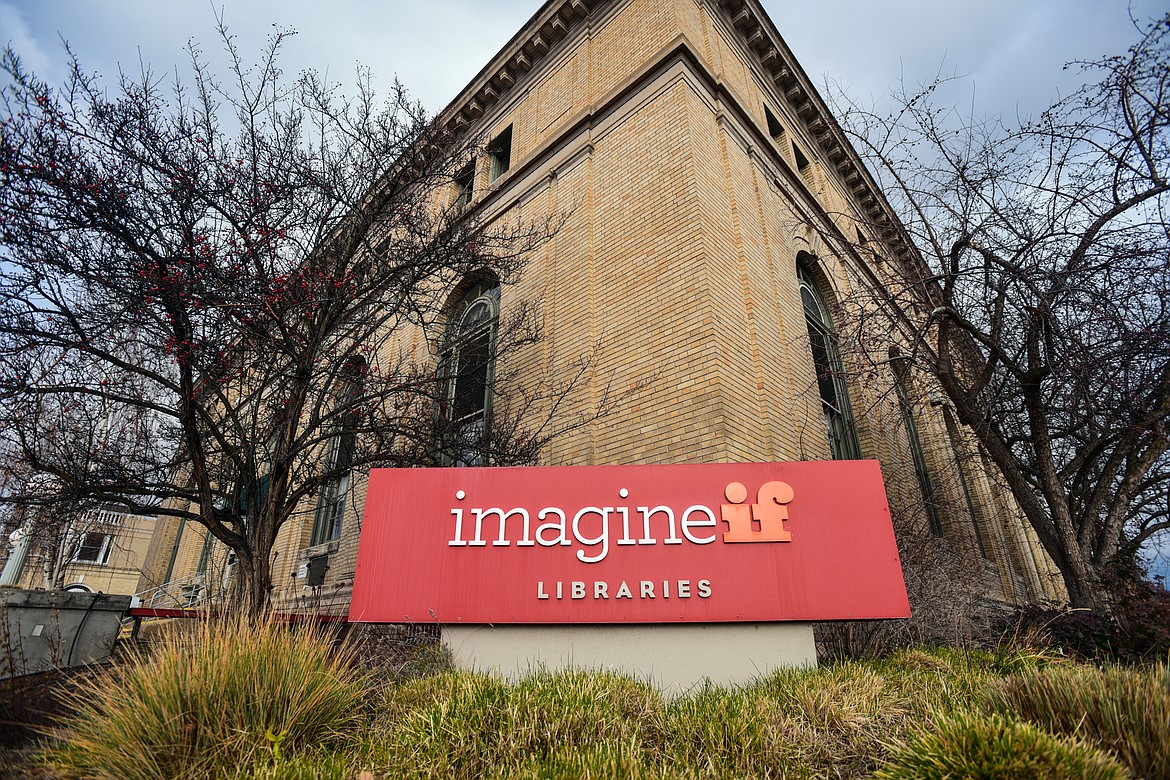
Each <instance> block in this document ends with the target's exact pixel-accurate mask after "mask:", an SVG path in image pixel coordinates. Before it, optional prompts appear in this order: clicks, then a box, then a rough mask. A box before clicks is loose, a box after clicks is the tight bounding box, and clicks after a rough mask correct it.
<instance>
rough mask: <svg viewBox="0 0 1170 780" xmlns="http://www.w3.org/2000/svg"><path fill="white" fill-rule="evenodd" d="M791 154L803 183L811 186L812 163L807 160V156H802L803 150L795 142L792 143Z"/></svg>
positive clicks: (812, 182)
mask: <svg viewBox="0 0 1170 780" xmlns="http://www.w3.org/2000/svg"><path fill="white" fill-rule="evenodd" d="M792 156H793V157H795V158H796V169H797V170H798V171H800V175H801V176H802V177H803V178H804V183H805V184H807V185H808V186H810V187H812V186H813V184H814V181H813V168H812V163H811V162H809V160H808V158H807V157H805V156H804V152H802V151H801V150H800V147H799V146H797V145H796V144H795V143H794V144H792Z"/></svg>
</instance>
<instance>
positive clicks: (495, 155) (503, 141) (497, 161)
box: [488, 125, 512, 182]
mask: <svg viewBox="0 0 1170 780" xmlns="http://www.w3.org/2000/svg"><path fill="white" fill-rule="evenodd" d="M488 156H489V158H490V160H491V166H490V167H489V168H488V181H489V182H491V181H495V180H496V179H498V178H500V177H501V176H503V175H504V174H505V173H507V172H508V169H509V168H511V167H512V126H511V125H508V128H507V129H506V130H504V132H502V133H500V134H499V135H497V136H496V137H495V140H493V141H492V142H491V143H490V144H488Z"/></svg>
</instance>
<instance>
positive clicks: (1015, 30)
mask: <svg viewBox="0 0 1170 780" xmlns="http://www.w3.org/2000/svg"><path fill="white" fill-rule="evenodd" d="M540 4H541V0H364V2H363V1H362V0H331V2H329V3H322V2H320V1H319V0H283V1H282V2H279V3H276V2H267V1H265V0H248V2H240V1H239V0H236V2H231V1H230V0H228V1H227V2H224V0H214V7H222V8H224V14H225V17H226V21H227V23H228V25H229V27H231V29H232V31H233V32H234V33H235V34H236V35H237V36H238V38H239V40H240V42H241V44H242V47H243V49H244V51H245V52H256V51H258V50H259V48H260V47H261V46H262V45H263V43H264V41H265V37H266V36H267V35H268V34H269V33H270V32H271V30H272V25H273V24H279V25H281V26H283V27H288V28H292V29H295V30H297V32H298V35H297V36H296V37H295V38H294V39H293V40H292V41H291V43H290V44H289V46H288V47H287V50H286V56H285V57H284V59H283V63H284V66H285V69H286V71H288V72H297V71H299V70H301V69H303V68H314V69H317V70H319V71H324V72H327V73H328V74H329V75H330V77H331V78H332V79H335V80H337V81H340V82H342V83H349V82H351V81H352V77H353V73H354V67H355V64H356V63H361V64H363V65H366V66H369V67H370V68H371V69H372V72H373V74H374V76H375V78H376V79H377V80H378V81H379V82H381V83H383V84H387V83H389V81H390V80H391V79H392V78H393V77H394V76H395V75H396V76H397V77H398V78H399V79H400V80H401V81H402V82H403V83H404V84H405V85H406V86H407V87H408V88H409V89H410V90H411V92H412V93H413V94H414V95H415V96H416V97H417V98H419V99H420V100H422V102H423V103H424V105H426V106H427V107H428V108H429V109H430V110H432V111H437V110H439V109H441V108H443V107H444V106H445V105H446V104H447V103H448V102H449V101H450V100H451V99H452V98H454V96H455V95H456V93H458V91H459V90H460V89H461V88H462V87H463V86H464V85H465V84H466V83H467V82H468V81H470V79H471V78H472V77H473V76H474V75H475V74H476V73H477V72H478V71H479V69H480V68H481V67H482V66H483V65H484V64H486V62H487V61H488V59H489V58H490V57H491V56H492V55H493V54H495V53H496V51H498V50H499V49H500V48H501V47H502V46H503V45H504V44H505V43H506V42H507V41H508V39H509V38H510V37H511V36H512V34H513V33H514V32H515V31H516V30H518V29H519V27H520V26H521V25H522V24H523V23H524V22H525V21H527V20H528V18H529V17H530V16H531V15H532V14H533V13H535V12H536V10H537V9H538V8H539V7H540ZM763 4H764V7H765V8H766V9H767V11H768V13H769V14H770V15H771V17H772V19H773V21H774V22H775V23H776V26H777V28H778V29H779V30H780V33H781V34H782V35H783V36H784V37H785V39H786V40H787V42H788V45H789V46H790V47H791V48H792V50H793V51H794V52H795V54H796V56H797V58H798V59H799V60H800V62H801V63H802V64H803V66H804V68H805V70H806V71H807V72H808V73H809V75H810V76H811V77H812V78H813V80H814V81H815V82H816V83H817V84H818V85H821V84H823V83H824V82H825V80H826V79H828V80H830V81H832V82H833V83H834V84H837V85H840V86H841V87H844V88H846V89H847V90H848V91H849V93H850V94H851V95H852V96H854V97H856V98H860V99H862V100H863V101H864V100H867V99H869V98H871V97H879V96H881V95H882V94H885V93H886V92H888V89H889V87H890V85H892V84H895V83H896V82H897V81H898V80H899V79H902V78H904V79H905V80H906V81H907V82H909V83H911V84H915V83H918V82H921V81H925V80H929V79H931V78H932V77H933V76H934V75H935V74H937V73H939V72H940V71H942V72H945V73H947V74H958V75H962V76H965V77H967V79H968V80H967V81H966V82H964V85H963V87H962V92H961V99H962V100H964V101H965V102H967V103H968V104H969V103H970V101H971V100H972V99H973V100H974V105H975V108H976V111H977V113H979V114H1000V113H1005V114H1008V115H1012V114H1015V113H1016V112H1017V111H1020V112H1023V113H1034V112H1035V111H1037V110H1039V109H1041V108H1043V107H1044V106H1046V105H1047V104H1048V103H1050V102H1051V101H1052V100H1053V99H1054V98H1055V97H1056V96H1057V94H1058V93H1059V92H1067V91H1068V90H1069V89H1071V88H1072V87H1074V86H1075V85H1076V74H1075V73H1072V72H1069V71H1064V70H1062V66H1063V65H1064V63H1065V62H1067V61H1070V60H1076V59H1087V58H1095V57H1098V56H1100V55H1102V54H1106V53H1110V52H1120V51H1123V50H1124V49H1125V48H1126V46H1128V45H1129V44H1130V43H1131V42H1132V41H1133V40H1134V38H1135V35H1136V33H1135V31H1134V28H1133V25H1132V24H1131V23H1130V20H1129V14H1130V12H1131V11H1132V13H1133V15H1134V16H1135V17H1137V18H1139V19H1146V18H1149V17H1151V16H1156V15H1159V14H1161V13H1165V12H1166V11H1168V10H1170V0H1132V2H1131V1H1130V0H980V2H977V3H970V2H960V1H959V0H942V1H941V2H940V0H884V1H883V0H817V2H808V0H764V1H763ZM212 8H213V2H212V0H100V2H99V0H0V41H2V40H5V39H6V40H7V41H8V42H9V43H10V45H11V46H12V47H13V48H14V49H15V50H16V51H17V52H18V53H19V54H20V55H21V56H22V57H23V58H24V60H25V62H26V64H27V65H28V66H30V67H31V68H32V69H33V70H34V71H35V72H37V73H38V74H41V75H42V76H44V77H46V78H47V80H49V81H50V82H57V81H60V79H61V77H62V75H63V73H64V56H63V54H62V50H61V41H62V40H67V41H69V42H70V44H71V45H72V46H73V48H74V50H75V51H76V52H77V53H78V54H79V55H80V57H81V59H82V62H83V64H84V65H85V66H86V69H87V70H90V71H96V72H98V73H102V74H111V75H112V74H114V73H116V72H117V68H118V67H119V66H121V67H122V68H123V69H125V70H127V71H130V72H136V71H137V70H138V67H139V63H140V62H146V63H149V64H150V65H151V66H152V67H153V68H154V69H155V70H156V71H171V70H173V69H174V68H175V67H176V66H178V67H179V68H180V69H182V68H183V67H185V64H186V58H185V54H184V47H185V45H186V43H187V41H188V40H189V39H193V40H195V41H197V42H199V43H201V44H202V46H203V49H204V51H205V52H206V53H207V54H208V55H211V56H213V57H214V56H218V54H219V51H220V48H221V46H220V44H219V42H218V41H217V39H216V36H215V33H214V14H213V11H212ZM956 94H960V93H956ZM956 99H959V98H956Z"/></svg>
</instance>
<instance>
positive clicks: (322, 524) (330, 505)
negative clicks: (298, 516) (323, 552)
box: [309, 426, 356, 545]
mask: <svg viewBox="0 0 1170 780" xmlns="http://www.w3.org/2000/svg"><path fill="white" fill-rule="evenodd" d="M355 440H356V434H355V433H354V431H353V429H352V427H350V426H346V429H344V430H342V431H341V432H340V433H339V434H337V435H336V436H334V437H333V438H331V439H330V440H329V443H328V445H327V446H326V449H325V459H324V463H323V466H322V471H323V473H324V474H325V479H324V481H323V482H322V484H321V490H320V493H319V494H318V495H317V512H316V514H315V515H314V517H313V533H312V536H311V537H310V540H309V544H310V545H317V544H325V543H326V542H332V541H334V540H336V539H340V538H341V521H342V519H343V518H344V517H345V501H346V499H347V498H348V497H349V483H350V476H351V472H350V466H351V465H352V463H353V449H354V443H355Z"/></svg>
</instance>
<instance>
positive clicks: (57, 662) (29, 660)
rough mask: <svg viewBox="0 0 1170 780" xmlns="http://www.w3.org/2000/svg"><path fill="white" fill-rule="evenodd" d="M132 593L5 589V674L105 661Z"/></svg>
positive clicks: (0, 673)
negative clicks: (111, 594) (114, 593)
mask: <svg viewBox="0 0 1170 780" xmlns="http://www.w3.org/2000/svg"><path fill="white" fill-rule="evenodd" d="M130 598H131V597H130V596H107V595H105V594H102V593H77V592H66V591H46V590H8V589H4V590H0V600H2V601H0V605H2V612H0V620H3V621H4V622H3V624H2V625H3V630H4V640H5V643H6V649H5V652H4V653H3V655H2V656H0V679H7V678H9V677H19V676H21V675H25V674H33V673H35V672H44V671H48V670H50V669H62V668H67V667H71V666H84V665H86V664H94V663H101V662H103V661H105V660H107V659H108V658H109V657H110V655H111V654H113V652H114V645H115V643H116V642H117V640H118V632H119V630H120V629H121V627H122V618H123V616H124V615H125V614H126V612H127V610H129V609H130Z"/></svg>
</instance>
